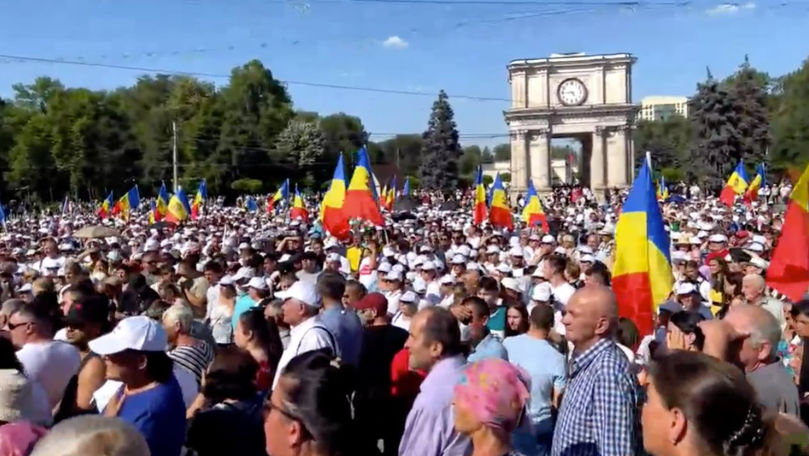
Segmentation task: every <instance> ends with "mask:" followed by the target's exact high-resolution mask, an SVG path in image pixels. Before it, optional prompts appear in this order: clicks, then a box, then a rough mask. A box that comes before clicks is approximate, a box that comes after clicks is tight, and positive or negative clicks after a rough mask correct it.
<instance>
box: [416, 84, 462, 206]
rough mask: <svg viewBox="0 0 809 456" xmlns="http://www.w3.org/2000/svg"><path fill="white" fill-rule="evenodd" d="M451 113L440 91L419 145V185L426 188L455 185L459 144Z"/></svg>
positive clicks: (453, 186)
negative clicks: (422, 141) (420, 149)
mask: <svg viewBox="0 0 809 456" xmlns="http://www.w3.org/2000/svg"><path fill="white" fill-rule="evenodd" d="M453 117H454V113H453V111H452V107H451V106H450V104H449V100H448V98H447V94H446V93H445V92H444V91H443V90H442V91H441V92H439V94H438V99H437V100H436V101H435V103H433V109H432V113H431V114H430V120H429V122H428V125H427V131H425V132H424V134H423V135H422V136H423V137H424V146H423V147H422V154H421V155H422V162H421V168H420V169H419V175H420V177H421V186H422V187H424V188H426V189H429V190H444V191H451V190H454V189H456V188H457V186H458V159H459V158H460V156H461V146H460V145H459V144H458V130H457V129H456V128H455V120H453Z"/></svg>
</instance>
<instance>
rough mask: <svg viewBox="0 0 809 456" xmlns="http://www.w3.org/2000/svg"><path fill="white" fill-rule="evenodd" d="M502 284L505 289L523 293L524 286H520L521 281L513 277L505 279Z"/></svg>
mask: <svg viewBox="0 0 809 456" xmlns="http://www.w3.org/2000/svg"><path fill="white" fill-rule="evenodd" d="M500 282H501V283H502V284H503V288H506V289H508V290H513V291H516V292H517V293H522V286H521V285H520V281H519V280H517V279H515V278H513V277H505V278H503V280H501V281H500Z"/></svg>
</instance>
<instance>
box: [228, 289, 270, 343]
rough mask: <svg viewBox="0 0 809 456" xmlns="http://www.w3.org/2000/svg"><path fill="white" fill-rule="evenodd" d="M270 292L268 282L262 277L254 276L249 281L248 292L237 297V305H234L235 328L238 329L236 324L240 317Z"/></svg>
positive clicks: (233, 322)
mask: <svg viewBox="0 0 809 456" xmlns="http://www.w3.org/2000/svg"><path fill="white" fill-rule="evenodd" d="M268 294H269V287H268V286H267V282H266V281H265V280H264V279H263V278H261V277H253V278H252V279H250V281H249V282H247V294H245V295H242V296H239V297H238V298H237V299H236V305H235V306H233V321H232V324H233V330H234V331H235V330H236V324H237V323H239V317H241V316H242V314H243V313H245V312H247V311H248V310H250V309H251V308H253V307H256V306H257V305H259V303H260V302H261V301H262V300H263V299H265V298H266V297H267V295H268Z"/></svg>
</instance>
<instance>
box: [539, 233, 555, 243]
mask: <svg viewBox="0 0 809 456" xmlns="http://www.w3.org/2000/svg"><path fill="white" fill-rule="evenodd" d="M541 242H542V243H543V244H556V239H554V238H553V236H551V235H550V234H546V235H545V236H542V241H541Z"/></svg>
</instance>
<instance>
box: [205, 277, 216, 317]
mask: <svg viewBox="0 0 809 456" xmlns="http://www.w3.org/2000/svg"><path fill="white" fill-rule="evenodd" d="M205 300H206V302H207V309H206V310H205V318H208V319H210V318H211V313H212V312H213V309H214V307H216V306H218V305H219V284H218V283H217V284H216V285H213V286H210V287H208V291H206V292H205Z"/></svg>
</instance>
